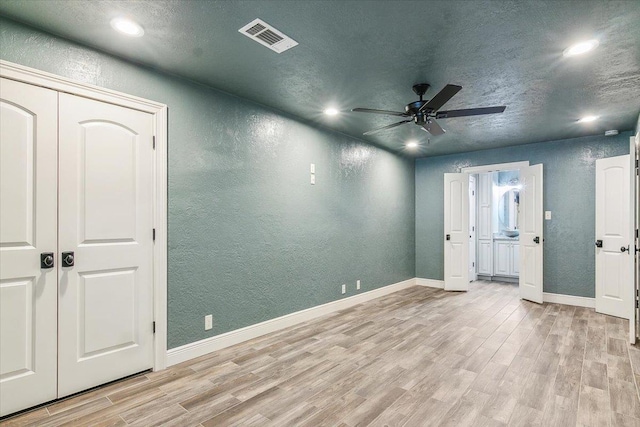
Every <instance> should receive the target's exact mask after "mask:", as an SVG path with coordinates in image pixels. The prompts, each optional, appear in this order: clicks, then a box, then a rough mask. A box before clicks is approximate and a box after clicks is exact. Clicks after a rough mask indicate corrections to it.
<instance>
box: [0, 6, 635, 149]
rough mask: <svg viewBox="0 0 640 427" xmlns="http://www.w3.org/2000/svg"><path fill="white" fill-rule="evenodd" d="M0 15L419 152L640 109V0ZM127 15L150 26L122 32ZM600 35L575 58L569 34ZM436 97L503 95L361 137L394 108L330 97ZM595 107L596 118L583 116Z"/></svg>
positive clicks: (576, 37)
mask: <svg viewBox="0 0 640 427" xmlns="http://www.w3.org/2000/svg"><path fill="white" fill-rule="evenodd" d="M0 14H2V15H5V16H7V17H9V18H12V19H15V20H18V21H21V22H25V23H27V24H30V25H33V26H35V27H38V28H41V29H43V30H45V31H49V32H51V33H54V34H58V35H61V36H63V37H67V38H69V39H72V40H76V41H79V42H81V43H84V44H87V45H90V46H95V47H97V48H99V49H102V50H105V51H108V52H111V53H113V54H116V55H119V56H122V57H124V58H127V59H130V60H133V61H136V62H139V63H143V64H147V65H150V66H153V67H157V68H160V69H163V70H166V71H168V72H171V73H174V74H177V75H180V76H183V77H187V78H190V79H193V80H196V81H199V82H202V83H204V84H207V85H210V86H212V87H215V88H218V89H221V90H224V91H227V92H230V93H233V94H235V95H238V96H241V97H244V98H248V99H251V100H254V101H257V102H259V103H262V104H265V105H268V106H271V107H275V108H277V109H280V110H282V111H285V112H287V113H289V114H291V115H294V116H298V117H301V118H303V119H306V120H309V121H312V122H317V123H322V124H324V125H326V126H328V127H331V128H333V129H335V130H338V131H340V132H343V133H346V134H350V135H353V136H356V137H359V138H362V139H364V140H366V141H369V142H372V143H374V144H377V145H382V146H387V147H390V148H391V149H393V150H398V151H400V150H403V144H404V142H405V141H407V140H409V139H416V140H418V141H420V142H421V147H420V149H419V150H418V152H416V154H417V155H419V156H425V155H436V154H446V153H454V152H462V151H471V150H479V149H484V148H492V147H499V146H508V145H516V144H524V143H530V142H539V141H547V140H556V139H563V138H571V137H577V136H583V135H592V134H601V133H603V132H604V131H605V130H607V129H619V130H620V131H623V130H630V129H633V128H634V126H635V124H636V120H637V117H638V114H639V113H640V25H639V24H638V23H639V22H640V1H606V0H599V1H588V0H580V1H577V0H576V1H562V0H552V1H527V2H525V1H513V2H512V1H481V0H476V1H471V0H464V1H328V0H327V1H305V0H297V1H196V0H192V1H188V0H175V1H167V0H164V1H163V0H138V1H99V0H94V1H77V0H47V1H40V0H31V1H25V0H0ZM118 15H127V16H129V17H131V18H134V19H135V20H136V21H138V22H139V23H140V24H142V26H143V27H144V28H145V31H146V34H145V36H144V37H142V38H138V39H135V38H134V39H131V38H127V37H125V36H122V35H119V34H116V33H115V32H114V31H113V30H112V29H111V28H110V26H109V21H110V19H111V18H112V17H114V16H118ZM255 18H261V19H263V20H265V21H266V22H267V23H269V24H271V25H273V26H275V27H276V28H278V29H279V30H281V31H282V32H284V33H285V34H287V35H289V36H290V37H292V38H293V39H295V40H296V41H298V43H300V44H299V45H298V46H296V47H294V48H293V49H291V50H289V51H287V52H284V53H282V54H277V53H275V52H272V51H271V50H269V49H267V48H265V47H263V46H262V45H260V44H258V43H255V42H253V41H251V40H250V39H248V38H247V37H245V36H243V35H241V34H240V33H239V32H238V29H239V28H240V27H242V26H244V25H245V24H247V23H249V22H250V21H252V20H253V19H255ZM591 38H597V39H598V40H599V41H600V47H599V48H598V49H596V50H595V51H593V52H591V53H588V54H586V55H584V56H582V57H574V58H564V57H563V56H562V51H563V50H564V49H565V48H566V47H567V46H569V45H571V44H572V43H574V42H576V41H581V40H585V39H591ZM419 82H426V83H429V84H431V86H432V88H431V90H430V91H429V92H428V93H427V95H426V98H430V97H431V96H433V95H434V94H435V93H436V91H438V90H440V88H442V87H443V86H444V85H445V84H447V83H452V84H458V85H461V86H463V89H462V91H461V92H459V93H458V95H456V96H455V97H454V98H453V99H452V100H451V101H450V102H449V103H447V104H446V106H445V107H444V108H443V109H457V108H468V107H481V106H491V105H506V106H507V110H506V111H505V113H503V114H498V115H491V116H484V117H475V118H452V119H442V120H439V122H440V124H441V125H442V126H443V127H444V128H445V129H447V134H446V135H443V136H439V137H429V135H428V134H427V133H425V132H424V131H421V130H420V128H419V127H418V126H416V125H414V124H407V125H404V126H402V127H400V128H396V129H393V130H389V131H384V132H380V133H378V134H376V135H372V136H367V137H363V136H362V132H364V131H366V130H369V129H372V128H376V127H380V126H384V125H387V124H390V123H393V122H394V121H397V120H395V118H394V117H386V116H378V115H366V114H358V113H348V114H342V115H340V116H337V117H327V116H324V115H323V114H322V110H323V109H324V108H325V107H326V106H328V105H334V106H337V107H338V108H341V109H351V108H353V107H368V108H380V109H388V110H399V111H403V107H404V105H405V104H407V103H409V102H411V101H414V100H416V99H417V97H416V96H415V94H414V93H413V92H412V91H411V86H412V85H413V84H415V83H419ZM587 114H598V115H600V116H601V119H600V120H598V121H597V122H594V123H591V124H588V125H585V124H578V123H576V119H578V118H579V117H581V116H583V115H587Z"/></svg>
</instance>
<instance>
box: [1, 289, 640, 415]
mask: <svg viewBox="0 0 640 427" xmlns="http://www.w3.org/2000/svg"><path fill="white" fill-rule="evenodd" d="M627 335H628V329H627V322H626V321H623V320H621V319H617V318H614V317H610V316H605V315H601V314H598V313H595V311H594V310H592V309H586V308H582V307H570V306H563V305H558V304H542V305H538V304H534V303H530V302H527V301H522V300H520V299H519V296H518V288H517V286H515V285H511V284H504V283H497V282H482V281H478V282H474V283H471V284H470V290H469V292H467V293H459V292H451V293H448V292H445V291H443V290H439V289H434V288H425V287H418V286H416V287H412V288H409V289H405V290H402V291H400V292H396V293H393V294H390V295H387V296H385V297H382V298H379V299H376V300H372V301H369V302H366V303H364V304H361V305H358V306H355V307H350V308H348V309H346V310H343V311H340V312H337V313H334V314H331V315H327V316H324V317H321V318H318V319H314V320H311V321H308V322H305V323H302V324H299V325H296V326H294V327H291V328H288V329H286V330H282V331H278V332H275V333H272V334H269V335H265V336H262V337H259V338H256V339H254V340H251V341H248V342H245V343H242V344H239V345H236V346H234V347H230V348H226V349H223V350H220V351H217V352H215V353H211V354H208V355H205V356H201V357H198V358H197V359H193V360H190V361H187V362H183V363H181V364H179V365H176V366H173V367H171V368H170V369H167V370H165V371H160V372H150V373H145V374H141V375H138V376H134V377H131V378H127V379H124V380H122V381H117V382H114V383H111V384H108V385H106V386H103V387H99V388H96V389H94V390H91V391H88V392H86V393H83V394H80V395H77V396H74V397H71V398H68V399H65V400H61V401H59V402H53V403H51V404H49V405H47V406H45V407H40V408H37V409H35V410H33V411H31V412H26V413H23V414H20V415H18V416H15V417H11V418H7V419H4V420H1V421H0V424H2V425H3V426H5V425H6V426H61V425H69V426H102V427H108V426H118V427H120V426H145V427H146V426H169V427H172V426H176V427H177V426H180V427H189V426H193V427H207V426H216V427H220V426H227V425H229V426H230V425H236V426H278V427H281V426H313V427H319V426H340V427H355V426H366V425H368V426H374V427H382V426H387V427H391V426H398V427H400V426H405V427H407V426H420V427H423V426H488V427H491V426H534V425H540V426H638V427H640V400H639V399H638V388H637V384H638V382H639V381H640V349H638V348H636V347H634V346H629V345H628V344H627Z"/></svg>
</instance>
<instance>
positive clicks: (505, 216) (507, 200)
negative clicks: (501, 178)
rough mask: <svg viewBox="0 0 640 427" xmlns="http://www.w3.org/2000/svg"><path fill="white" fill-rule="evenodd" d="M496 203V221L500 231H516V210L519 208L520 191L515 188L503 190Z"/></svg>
mask: <svg viewBox="0 0 640 427" xmlns="http://www.w3.org/2000/svg"><path fill="white" fill-rule="evenodd" d="M505 190H506V191H505V192H504V193H503V194H502V197H500V201H499V203H498V219H499V221H500V231H502V232H503V234H507V233H505V231H512V230H517V229H518V208H519V206H520V190H519V189H516V188H509V189H505Z"/></svg>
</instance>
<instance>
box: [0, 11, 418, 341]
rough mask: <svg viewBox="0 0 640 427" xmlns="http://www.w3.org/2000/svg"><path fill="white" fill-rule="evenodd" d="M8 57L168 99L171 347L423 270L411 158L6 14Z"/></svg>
mask: <svg viewBox="0 0 640 427" xmlns="http://www.w3.org/2000/svg"><path fill="white" fill-rule="evenodd" d="M0 58H1V59H4V60H8V61H12V62H15V63H18V64H22V65H26V66H29V67H33V68H37V69H41V70H44V71H48V72H51V73H55V74H58V75H61V76H65V77H69V78H72V79H75V80H78V81H82V82H87V83H92V84H95V85H98V86H102V87H106V88H110V89H114V90H118V91H122V92H126V93H130V94H133V95H137V96H140V97H144V98H148V99H151V100H154V101H158V102H162V103H165V104H167V105H168V106H169V153H168V159H169V212H168V218H169V267H168V268H169V271H168V277H169V307H168V309H169V315H168V324H169V331H168V332H169V336H168V345H169V348H173V347H176V346H180V345H182V344H186V343H189V342H193V341H196V340H199V339H203V338H206V337H209V336H213V335H217V334H220V333H223V332H226V331H230V330H233V329H237V328H241V327H244V326H247V325H251V324H254V323H257V322H261V321H264V320H268V319H271V318H274V317H278V316H282V315H284V314H287V313H291V312H294V311H298V310H302V309H305V308H309V307H312V306H316V305H319V304H323V303H326V302H329V301H333V300H337V299H339V298H342V297H343V296H342V295H341V294H340V286H341V285H342V283H347V284H348V292H347V295H346V296H351V295H353V294H354V293H355V281H356V280H357V279H360V280H362V286H363V288H362V291H361V292H363V291H368V290H371V289H373V288H378V287H381V286H385V285H388V284H391V283H395V282H399V281H402V280H405V279H409V278H412V277H414V275H415V253H414V251H415V242H414V224H415V220H414V213H415V206H414V162H413V160H412V159H407V158H403V157H400V156H398V155H396V154H393V153H390V152H387V151H384V150H381V149H378V148H374V147H372V146H371V145H368V144H365V143H362V142H361V141H359V140H356V139H353V138H350V137H346V136H344V135H341V134H338V133H334V132H331V131H329V130H327V129H322V128H319V127H315V126H314V125H312V124H307V123H302V122H300V121H298V120H296V119H294V118H291V117H287V116H285V115H283V114H280V113H278V112H276V111H273V110H270V109H268V108H265V107H263V106H260V105H257V104H255V103H251V102H248V101H246V100H243V99H240V98H237V97H234V96H231V95H229V94H226V93H223V92H220V91H216V90H213V89H209V88H207V87H204V86H201V85H197V84H194V83H191V82H189V81H186V80H182V79H179V78H175V77H172V76H168V75H165V74H161V73H157V72H155V71H153V70H150V69H146V68H143V67H140V66H137V65H135V64H131V63H128V62H125V61H122V60H120V59H117V58H115V57H112V56H109V55H107V54H104V53H101V52H98V51H95V50H92V49H90V48H87V47H83V46H80V45H78V44H75V43H72V42H69V41H66V40H63V39H60V38H57V37H54V36H52V35H48V34H45V33H42V32H39V31H37V30H34V29H32V28H30V27H26V26H23V25H21V24H17V23H15V22H13V21H8V20H5V19H0ZM312 162H313V163H315V164H316V175H317V185H315V186H311V185H310V184H309V164H310V163H312ZM206 314H213V317H214V328H213V330H211V331H206V332H205V330H204V316H205V315H206Z"/></svg>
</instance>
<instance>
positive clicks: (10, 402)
mask: <svg viewBox="0 0 640 427" xmlns="http://www.w3.org/2000/svg"><path fill="white" fill-rule="evenodd" d="M57 108H58V93H57V92H55V91H52V90H48V89H43V88H40V87H36V86H31V85H27V84H23V83H18V82H14V81H12V80H6V79H0V416H4V415H7V414H10V413H12V412H15V411H19V410H21V409H24V408H28V407H30V406H34V405H37V404H39V403H42V402H46V401H48V400H51V399H55V398H56V393H57V391H56V369H57V360H56V357H57V342H56V339H57V338H56V337H57V331H56V328H57V316H58V308H57V304H58V295H57V283H58V277H57V273H56V270H55V268H41V262H40V256H41V254H49V253H50V254H51V255H46V256H47V257H49V256H50V257H51V258H48V259H47V264H51V263H54V262H57V261H58V259H57V258H58V257H57V255H56V248H57V242H56V238H57V237H56V236H57V234H58V232H57V222H58V221H57V212H58V206H57V199H58V194H57V173H58V166H57V161H58V153H57V148H58V145H57V139H58V110H57Z"/></svg>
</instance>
